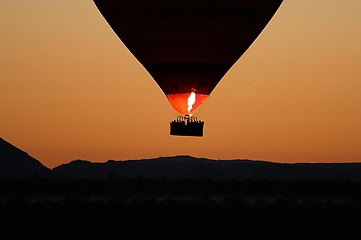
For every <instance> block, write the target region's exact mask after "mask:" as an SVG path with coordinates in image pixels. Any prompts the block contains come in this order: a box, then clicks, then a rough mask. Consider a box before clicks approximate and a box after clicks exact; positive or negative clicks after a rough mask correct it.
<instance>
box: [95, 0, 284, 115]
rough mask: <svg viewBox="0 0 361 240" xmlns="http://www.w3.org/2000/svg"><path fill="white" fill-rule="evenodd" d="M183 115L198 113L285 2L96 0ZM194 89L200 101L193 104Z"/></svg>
mask: <svg viewBox="0 0 361 240" xmlns="http://www.w3.org/2000/svg"><path fill="white" fill-rule="evenodd" d="M94 2H95V4H96V6H97V7H98V9H99V11H100V12H101V13H102V15H103V17H104V18H105V19H106V21H107V22H108V23H109V25H110V26H111V28H112V29H113V30H114V32H115V33H116V34H117V35H118V37H119V38H120V39H121V40H122V42H123V43H124V44H125V46H126V47H127V48H128V49H129V50H130V52H132V54H133V55H134V56H135V57H136V58H137V59H138V61H139V62H140V63H141V64H142V65H143V66H144V67H145V68H146V70H147V71H148V72H149V74H150V75H151V76H152V77H153V79H154V80H155V81H156V82H157V84H158V85H159V87H160V88H161V89H162V91H163V92H164V94H165V95H166V96H167V98H168V100H169V102H170V103H171V105H172V106H173V108H174V109H175V110H176V111H178V112H179V113H181V114H186V113H192V112H194V111H195V110H196V109H197V108H198V107H199V106H200V105H201V104H202V103H203V102H204V101H205V100H206V99H207V97H208V96H209V95H210V94H211V92H212V91H213V89H214V88H215V87H216V85H217V84H218V83H219V81H220V80H221V79H222V78H223V76H224V75H225V74H226V73H227V71H228V70H229V69H230V68H231V67H232V65H233V64H234V63H235V62H236V61H237V60H238V59H239V58H240V57H241V56H242V54H243V53H244V52H245V51H246V50H247V49H248V48H249V46H250V45H251V44H252V43H253V41H254V40H255V39H256V38H257V36H258V35H259V34H260V33H261V32H262V30H263V29H264V28H265V26H266V25H267V23H268V22H269V21H270V19H271V18H272V16H273V15H274V14H275V12H276V11H277V9H278V8H279V6H280V4H281V3H282V0H118V1H117V0H94ZM191 92H194V93H195V94H196V101H195V103H194V104H193V105H192V109H191V110H190V109H189V108H188V104H187V101H188V98H189V96H190V94H191Z"/></svg>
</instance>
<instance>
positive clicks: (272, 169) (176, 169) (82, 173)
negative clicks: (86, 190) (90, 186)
mask: <svg viewBox="0 0 361 240" xmlns="http://www.w3.org/2000/svg"><path fill="white" fill-rule="evenodd" d="M53 175H54V176H56V177H60V178H95V179H99V178H150V179H159V178H167V179H212V180H246V179H265V180H356V181H359V180H361V163H313V164H312V163H295V164H284V163H274V162H268V161H256V160H210V159H206V158H195V157H192V156H174V157H159V158H154V159H143V160H127V161H115V160H109V161H107V162H104V163H92V162H90V161H85V160H75V161H72V162H70V163H67V164H62V165H60V166H58V167H56V168H54V169H53Z"/></svg>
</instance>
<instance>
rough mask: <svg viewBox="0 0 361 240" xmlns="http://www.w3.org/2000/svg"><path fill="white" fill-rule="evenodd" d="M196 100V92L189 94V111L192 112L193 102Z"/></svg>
mask: <svg viewBox="0 0 361 240" xmlns="http://www.w3.org/2000/svg"><path fill="white" fill-rule="evenodd" d="M195 102H196V94H195V93H194V92H191V95H189V98H188V108H187V110H188V113H190V112H191V110H192V108H193V104H194V103H195Z"/></svg>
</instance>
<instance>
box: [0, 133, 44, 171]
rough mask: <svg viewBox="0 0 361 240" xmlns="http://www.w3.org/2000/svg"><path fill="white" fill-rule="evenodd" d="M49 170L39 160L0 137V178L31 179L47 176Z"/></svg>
mask: <svg viewBox="0 0 361 240" xmlns="http://www.w3.org/2000/svg"><path fill="white" fill-rule="evenodd" d="M49 173H50V169H48V168H47V167H45V166H44V165H43V164H42V163H41V162H40V161H39V160H37V159H35V158H33V157H31V156H30V155H29V154H27V153H26V152H24V151H22V150H20V149H19V148H17V147H15V146H13V145H12V144H10V143H9V142H7V141H5V140H4V139H2V138H1V137H0V177H1V178H31V177H36V176H44V177H45V176H48V175H49Z"/></svg>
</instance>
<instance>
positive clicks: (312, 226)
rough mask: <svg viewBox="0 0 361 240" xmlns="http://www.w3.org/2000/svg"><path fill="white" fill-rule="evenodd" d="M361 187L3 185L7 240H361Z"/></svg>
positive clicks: (164, 182) (2, 224) (0, 215)
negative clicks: (327, 239)
mask: <svg viewBox="0 0 361 240" xmlns="http://www.w3.org/2000/svg"><path fill="white" fill-rule="evenodd" d="M360 216H361V182H352V181H268V180H245V181H223V182H222V181H212V180H168V179H159V180H149V179H142V178H139V179H135V180H129V179H111V178H109V179H104V180H92V179H87V180H57V179H53V180H50V179H42V178H33V179H28V180H11V179H2V180H0V219H1V220H0V228H1V233H2V235H3V236H7V235H8V236H11V238H8V239H21V238H26V239H46V240H54V239H90V238H91V239H172V240H173V239H207V238H211V239H261V238H267V239H269V238H272V239H286V238H287V239H306V238H307V239H308V238H319V239H326V238H329V237H332V238H333V239H360V236H361V231H360V220H359V219H360Z"/></svg>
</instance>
